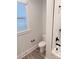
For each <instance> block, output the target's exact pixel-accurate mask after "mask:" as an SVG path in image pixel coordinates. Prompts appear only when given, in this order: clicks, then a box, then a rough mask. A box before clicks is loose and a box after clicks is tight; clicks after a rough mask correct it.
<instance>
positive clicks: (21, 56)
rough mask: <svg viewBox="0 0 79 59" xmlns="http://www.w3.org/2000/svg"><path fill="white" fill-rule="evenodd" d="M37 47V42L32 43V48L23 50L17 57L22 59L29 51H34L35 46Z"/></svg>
mask: <svg viewBox="0 0 79 59" xmlns="http://www.w3.org/2000/svg"><path fill="white" fill-rule="evenodd" d="M37 47H38V44H36V45H34V46H33V47H32V48H30V49H28V50H26V51H25V52H23V53H22V54H20V55H19V56H18V57H17V59H22V58H23V57H24V56H26V55H28V54H29V53H31V52H32V51H34V50H35V49H36V48H37Z"/></svg>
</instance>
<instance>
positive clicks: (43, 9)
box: [42, 0, 46, 34]
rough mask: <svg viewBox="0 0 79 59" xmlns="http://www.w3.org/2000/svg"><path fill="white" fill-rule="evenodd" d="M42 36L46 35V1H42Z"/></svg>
mask: <svg viewBox="0 0 79 59" xmlns="http://www.w3.org/2000/svg"><path fill="white" fill-rule="evenodd" d="M42 1H43V2H42V20H43V34H46V0H42Z"/></svg>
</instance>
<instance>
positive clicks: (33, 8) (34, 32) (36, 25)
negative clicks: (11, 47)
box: [17, 0, 43, 56]
mask: <svg viewBox="0 0 79 59" xmlns="http://www.w3.org/2000/svg"><path fill="white" fill-rule="evenodd" d="M41 3H42V0H30V1H29V6H28V7H29V9H28V11H29V25H30V31H28V32H27V33H26V34H25V35H22V36H18V37H17V54H18V56H19V55H20V54H22V53H23V52H25V51H26V50H28V49H30V48H31V47H33V46H34V45H35V44H37V43H38V42H39V41H40V40H41V37H42V26H43V25H42V4H41ZM32 39H35V40H36V41H35V42H34V43H31V42H30V41H31V40H32Z"/></svg>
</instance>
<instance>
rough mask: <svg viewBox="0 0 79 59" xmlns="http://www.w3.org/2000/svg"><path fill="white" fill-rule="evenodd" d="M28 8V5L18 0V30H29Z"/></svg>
mask: <svg viewBox="0 0 79 59" xmlns="http://www.w3.org/2000/svg"><path fill="white" fill-rule="evenodd" d="M27 19H28V18H27V10H26V5H25V4H24V3H21V2H17V31H18V32H20V31H24V30H27Z"/></svg>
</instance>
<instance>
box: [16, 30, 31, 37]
mask: <svg viewBox="0 0 79 59" xmlns="http://www.w3.org/2000/svg"><path fill="white" fill-rule="evenodd" d="M30 31H31V29H28V30H24V31H20V32H18V33H17V36H21V35H24V34H26V33H28V32H30Z"/></svg>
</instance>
